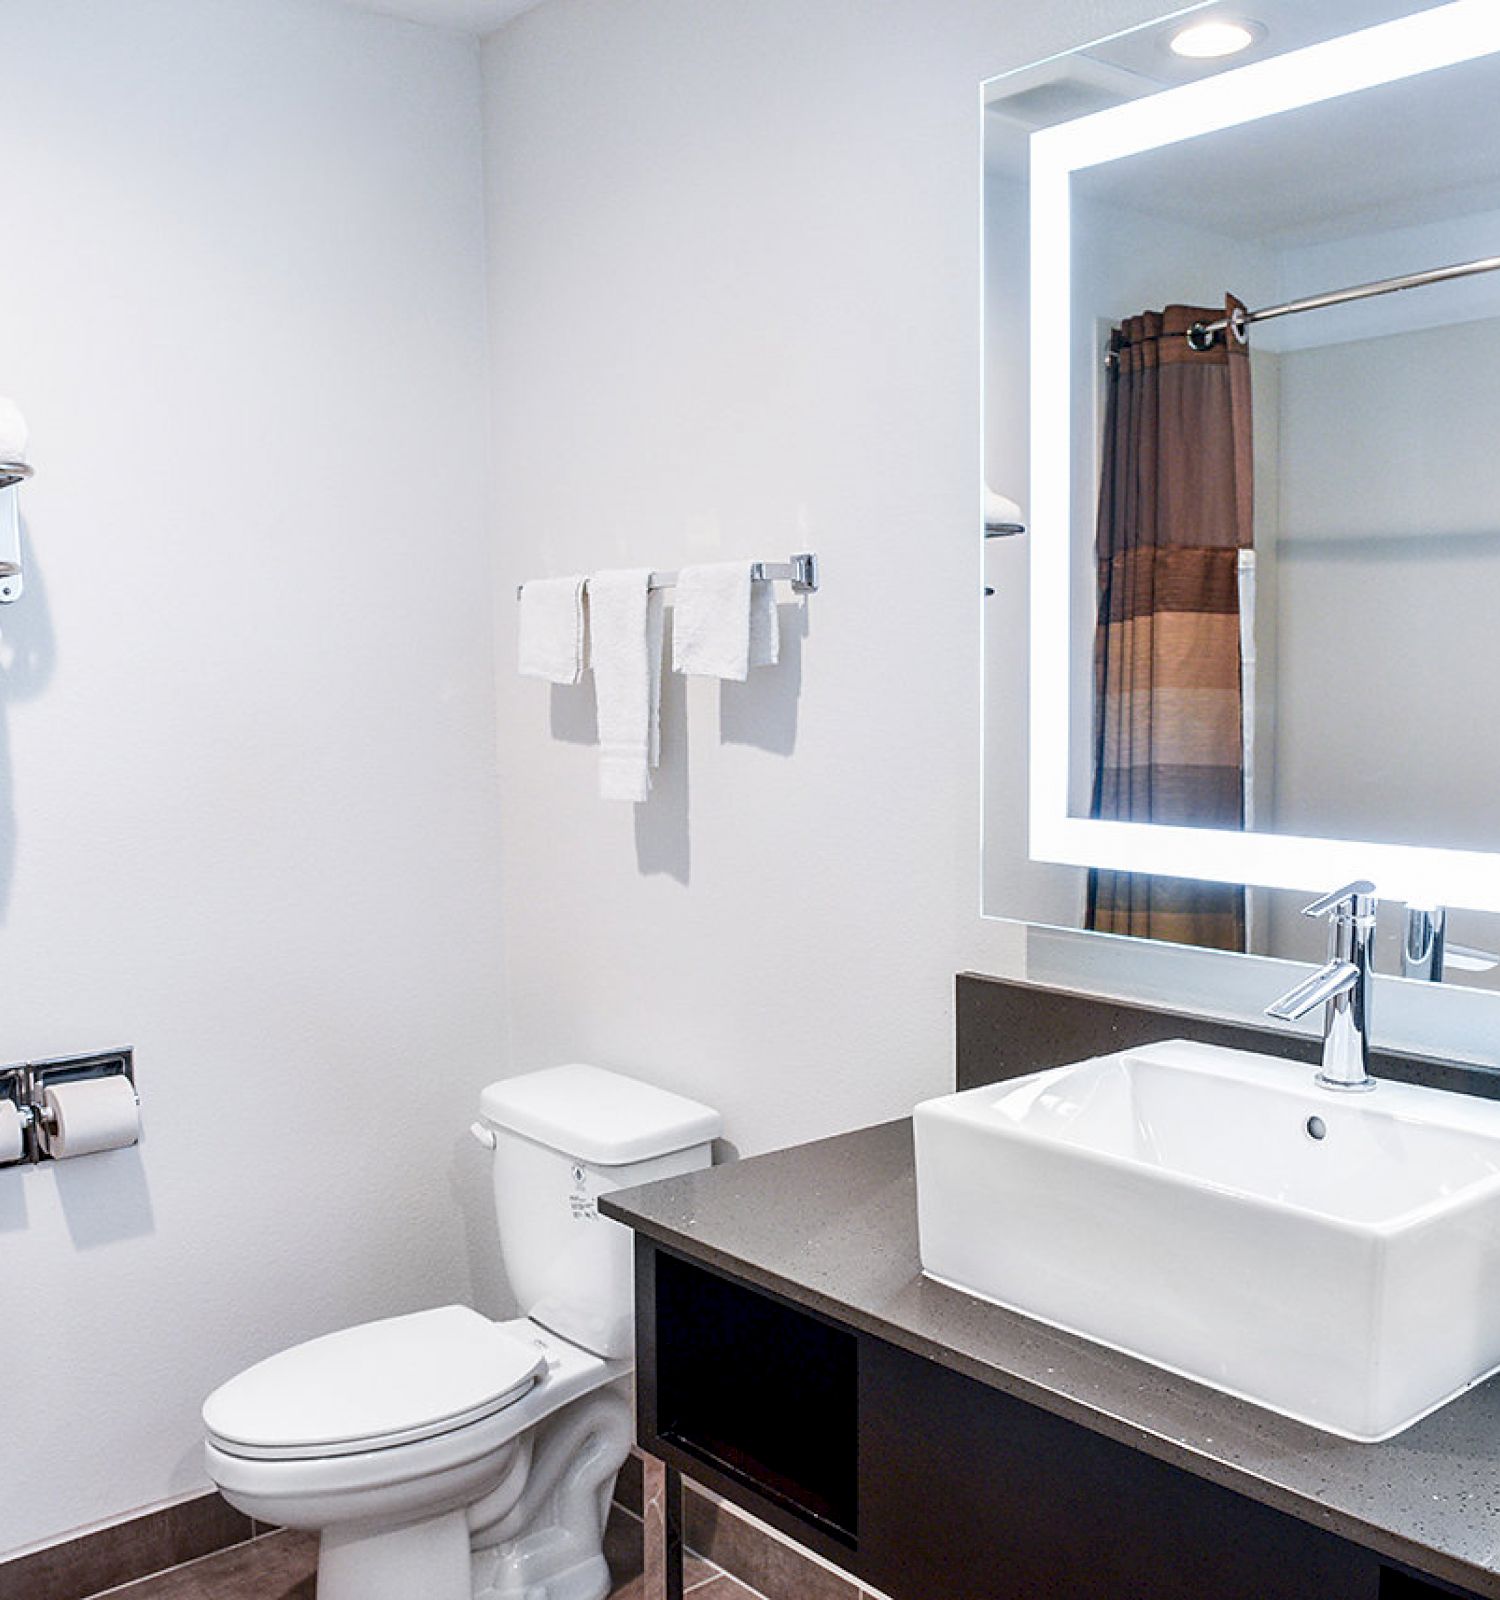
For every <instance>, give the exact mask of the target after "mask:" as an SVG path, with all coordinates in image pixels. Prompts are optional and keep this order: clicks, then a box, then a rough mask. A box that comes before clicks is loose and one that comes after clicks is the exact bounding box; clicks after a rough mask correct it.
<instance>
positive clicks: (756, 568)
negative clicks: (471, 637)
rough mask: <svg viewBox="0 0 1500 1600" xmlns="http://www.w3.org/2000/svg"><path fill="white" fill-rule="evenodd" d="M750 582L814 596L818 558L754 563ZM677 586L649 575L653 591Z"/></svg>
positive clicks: (665, 575) (666, 576)
mask: <svg viewBox="0 0 1500 1600" xmlns="http://www.w3.org/2000/svg"><path fill="white" fill-rule="evenodd" d="M750 580H751V582H752V583H777V582H786V583H789V584H791V586H792V593H793V594H816V593H817V592H818V558H817V555H816V554H815V553H814V552H813V551H811V550H804V551H802V552H801V553H800V554H799V555H795V556H792V557H791V559H790V560H787V561H756V562H752V563H751V566H750ZM676 584H677V574H676V573H675V572H653V573H652V574H651V587H652V588H653V589H671V588H675V587H676ZM524 587H525V585H524V584H520V583H518V584H517V585H516V599H517V600H519V599H520V598H521V590H522V589H523V588H524Z"/></svg>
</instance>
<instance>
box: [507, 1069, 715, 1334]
mask: <svg viewBox="0 0 1500 1600" xmlns="http://www.w3.org/2000/svg"><path fill="white" fill-rule="evenodd" d="M479 1105H480V1115H481V1117H482V1119H483V1124H482V1126H483V1128H484V1130H485V1131H486V1132H487V1133H488V1134H492V1135H493V1137H494V1141H495V1145H494V1178H495V1212H496V1216H497V1219H498V1221H499V1225H500V1250H501V1254H502V1255H503V1256H504V1258H505V1271H506V1276H507V1277H508V1278H509V1280H510V1286H511V1289H512V1290H513V1291H514V1293H515V1296H516V1299H517V1301H518V1302H519V1306H520V1310H521V1313H522V1315H524V1316H528V1317H530V1318H532V1319H533V1320H534V1321H536V1322H539V1323H541V1324H542V1326H543V1327H545V1328H550V1329H551V1330H552V1332H553V1333H556V1334H560V1335H561V1336H562V1337H563V1338H564V1339H568V1340H570V1341H571V1342H572V1343H574V1344H577V1345H582V1346H583V1348H584V1349H586V1350H592V1351H594V1352H595V1353H596V1354H598V1355H601V1356H610V1357H620V1356H629V1355H630V1354H631V1353H632V1352H633V1350H634V1346H635V1329H634V1314H633V1313H634V1296H633V1291H632V1283H633V1272H632V1242H633V1240H632V1234H631V1231H630V1229H629V1228H626V1227H623V1226H622V1225H621V1224H620V1223H618V1222H611V1221H610V1220H609V1219H608V1218H607V1217H601V1216H600V1215H599V1208H598V1199H599V1196H600V1195H601V1194H604V1193H606V1192H608V1191H609V1190H611V1189H628V1188H631V1187H632V1186H633V1185H635V1184H638V1183H650V1182H652V1181H653V1180H654V1179H656V1178H670V1177H675V1176H676V1175H677V1174H678V1173H682V1172H692V1171H695V1170H697V1169H698V1168H700V1167H706V1166H708V1165H709V1162H710V1155H711V1145H712V1142H713V1140H714V1138H715V1137H716V1136H717V1134H718V1132H719V1129H720V1126H721V1119H720V1117H719V1114H718V1112H717V1111H713V1110H711V1109H710V1108H709V1107H708V1106H704V1105H699V1104H698V1102H697V1101H696V1100H687V1099H684V1098H683V1096H681V1095H677V1094H671V1093H669V1092H668V1091H667V1090H665V1089H657V1088H654V1087H652V1085H650V1084H647V1083H641V1082H639V1081H637V1080H636V1079H634V1078H627V1077H625V1076H624V1075H623V1074H621V1073H618V1072H606V1071H605V1070H604V1069H603V1068H601V1067H590V1066H584V1065H581V1064H574V1065H570V1066H562V1067H548V1068H546V1069H545V1070H544V1071H541V1072H528V1073H525V1074H523V1075H522V1076H521V1077H517V1078H504V1079H502V1080H501V1081H500V1082H498V1083H492V1084H490V1086H489V1087H488V1088H487V1089H485V1090H484V1092H483V1093H482V1094H481V1096H480V1100H479Z"/></svg>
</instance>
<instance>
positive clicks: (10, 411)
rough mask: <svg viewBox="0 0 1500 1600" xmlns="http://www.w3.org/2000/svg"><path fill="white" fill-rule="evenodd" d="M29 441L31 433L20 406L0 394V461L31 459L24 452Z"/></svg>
mask: <svg viewBox="0 0 1500 1600" xmlns="http://www.w3.org/2000/svg"><path fill="white" fill-rule="evenodd" d="M30 443H31V434H30V431H29V430H28V428H27V426H26V418H25V417H23V416H22V415H21V409H20V407H19V406H18V405H17V404H16V403H15V401H14V400H7V399H5V397H4V396H3V395H0V461H19V462H21V463H23V464H24V463H26V462H27V461H29V460H30V459H31V458H30V457H29V456H28V455H27V453H26V452H27V448H28V447H29V445H30Z"/></svg>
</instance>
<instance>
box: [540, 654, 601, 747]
mask: <svg viewBox="0 0 1500 1600" xmlns="http://www.w3.org/2000/svg"><path fill="white" fill-rule="evenodd" d="M551 689H552V694H551V698H550V702H549V705H548V718H549V721H550V723H551V728H552V737H553V738H554V739H561V740H562V742H563V743H564V744H598V742H599V707H598V703H597V702H596V701H595V699H594V674H593V672H592V671H589V672H585V673H584V674H583V676H582V677H581V678H579V680H578V682H577V683H554V684H552V685H551Z"/></svg>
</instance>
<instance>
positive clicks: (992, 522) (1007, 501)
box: [984, 484, 1023, 528]
mask: <svg viewBox="0 0 1500 1600" xmlns="http://www.w3.org/2000/svg"><path fill="white" fill-rule="evenodd" d="M984 520H985V525H986V526H987V527H994V526H1000V525H1003V524H1007V523H1008V524H1009V525H1010V526H1011V527H1013V528H1014V527H1019V526H1020V525H1021V522H1022V521H1023V518H1022V516H1021V508H1020V506H1018V505H1017V504H1016V502H1015V501H1014V500H1012V499H1011V498H1010V497H1009V495H1003V494H999V493H997V492H996V491H995V490H994V489H992V488H990V486H989V484H985V486H984Z"/></svg>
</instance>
